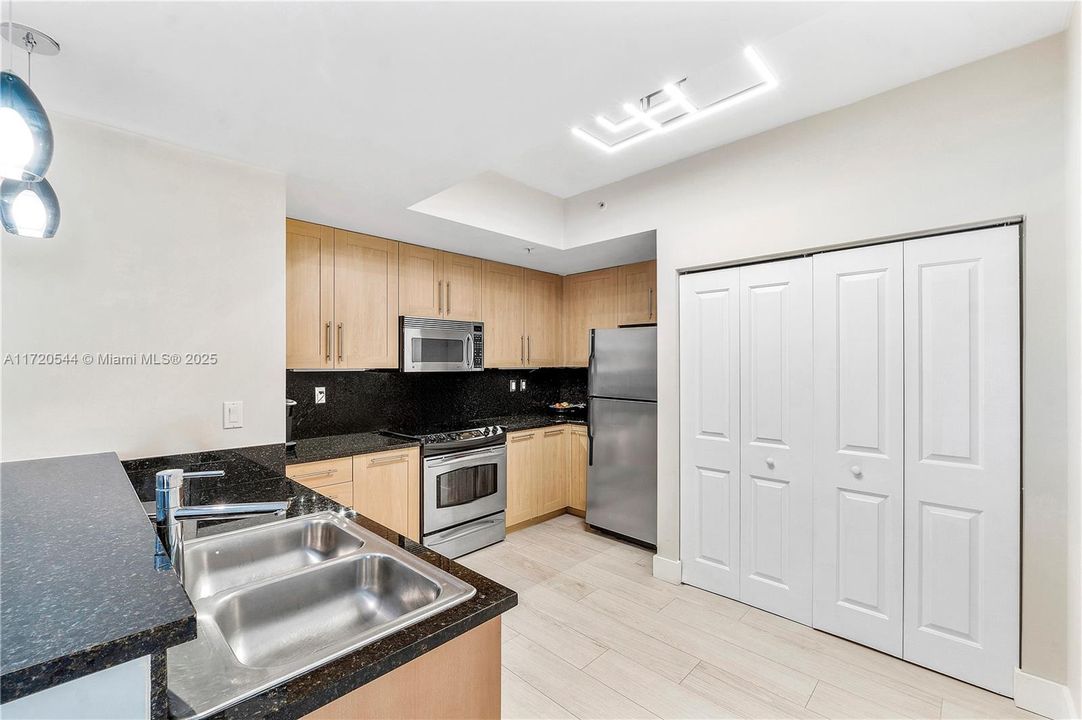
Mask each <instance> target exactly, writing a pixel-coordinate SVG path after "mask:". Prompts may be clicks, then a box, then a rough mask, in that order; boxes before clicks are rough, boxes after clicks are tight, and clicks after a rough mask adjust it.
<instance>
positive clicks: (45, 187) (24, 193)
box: [0, 179, 60, 238]
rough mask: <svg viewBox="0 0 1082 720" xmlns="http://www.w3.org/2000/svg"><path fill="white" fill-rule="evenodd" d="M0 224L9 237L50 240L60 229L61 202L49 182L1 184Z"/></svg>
mask: <svg viewBox="0 0 1082 720" xmlns="http://www.w3.org/2000/svg"><path fill="white" fill-rule="evenodd" d="M0 221H2V223H3V226H4V230H6V231H7V232H9V233H11V234H12V235H21V236H22V237H29V238H51V237H53V236H54V235H56V229H57V228H58V227H59V226H60V201H59V200H58V199H57V197H56V192H55V191H54V190H53V186H52V185H50V184H49V181H48V180H39V181H37V182H25V181H22V180H11V179H8V180H4V181H2V182H0Z"/></svg>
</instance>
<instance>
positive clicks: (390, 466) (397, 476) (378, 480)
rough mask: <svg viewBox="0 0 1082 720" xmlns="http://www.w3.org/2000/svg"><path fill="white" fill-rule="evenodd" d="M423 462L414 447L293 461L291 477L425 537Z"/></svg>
mask: <svg viewBox="0 0 1082 720" xmlns="http://www.w3.org/2000/svg"><path fill="white" fill-rule="evenodd" d="M420 467H421V459H420V452H419V451H418V449H417V448H415V447H411V448H402V449H399V450H388V451H386V452H380V453H372V454H369V455H355V456H353V457H346V458H336V459H334V460H320V461H318V462H310V463H299V464H296V465H288V466H287V467H286V477H288V478H289V479H290V480H293V481H294V482H298V483H300V484H301V485H304V486H306V487H310V488H312V489H313V490H317V491H319V493H320V494H322V495H325V496H327V497H329V498H330V499H331V500H334V501H335V502H337V503H339V504H341V505H345V506H346V507H351V508H353V509H354V510H356V511H357V512H359V513H361V514H362V515H364V516H365V517H368V518H371V519H372V520H375V521H376V522H378V523H380V524H382V525H386V526H387V527H389V528H390V529H392V530H394V531H396V532H399V533H402V534H403V535H406V536H408V537H410V538H412V539H413V540H417V541H418V542H419V541H420V539H421V469H420Z"/></svg>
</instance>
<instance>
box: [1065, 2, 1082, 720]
mask: <svg viewBox="0 0 1082 720" xmlns="http://www.w3.org/2000/svg"><path fill="white" fill-rule="evenodd" d="M1066 92H1067V103H1066V114H1065V122H1064V125H1065V127H1066V129H1067V153H1066V155H1067V183H1066V188H1065V189H1066V196H1067V230H1068V232H1067V262H1066V267H1067V278H1068V283H1067V321H1068V322H1069V323H1070V324H1071V326H1072V327H1073V331H1072V332H1069V333H1068V336H1067V337H1068V342H1069V345H1068V360H1067V370H1068V373H1069V375H1068V379H1067V402H1068V405H1067V432H1068V437H1067V448H1068V453H1069V464H1068V473H1067V481H1068V497H1069V502H1068V504H1067V513H1068V514H1067V521H1068V526H1069V528H1070V530H1069V534H1068V537H1069V541H1068V544H1067V550H1068V555H1067V558H1068V561H1067V567H1068V569H1069V574H1068V577H1067V622H1068V633H1067V647H1068V650H1067V684H1068V686H1069V687H1070V690H1071V695H1072V698H1073V701H1074V708H1075V717H1082V158H1080V156H1082V141H1080V138H1079V135H1080V133H1082V4H1080V3H1075V9H1074V14H1073V15H1072V16H1071V24H1070V27H1069V28H1068V29H1067V91H1066Z"/></svg>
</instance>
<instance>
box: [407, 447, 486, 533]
mask: <svg viewBox="0 0 1082 720" xmlns="http://www.w3.org/2000/svg"><path fill="white" fill-rule="evenodd" d="M489 464H493V465H495V466H496V492H495V493H493V494H492V495H487V496H485V497H482V498H478V499H477V500H474V501H472V502H468V503H466V504H464V505H453V506H451V507H442V508H441V507H438V506H437V497H436V489H437V483H438V482H439V478H440V476H441V475H445V474H447V473H449V472H453V471H455V470H460V469H462V468H468V467H472V466H476V465H489ZM423 478H424V482H423V485H422V488H421V502H422V503H423V505H424V508H423V510H424V512H423V513H422V518H423V521H422V526H423V530H422V534H428V533H433V532H439V531H441V530H445V529H447V528H450V527H453V526H455V525H459V524H461V523H464V522H468V521H470V520H475V519H477V518H482V517H485V516H487V515H492V514H493V513H497V512H503V511H504V510H506V509H507V446H506V445H497V446H495V447H488V448H482V449H480V450H475V451H471V452H466V453H456V454H455V456H448V455H442V456H441V455H436V456H432V457H428V458H425V461H424V472H423Z"/></svg>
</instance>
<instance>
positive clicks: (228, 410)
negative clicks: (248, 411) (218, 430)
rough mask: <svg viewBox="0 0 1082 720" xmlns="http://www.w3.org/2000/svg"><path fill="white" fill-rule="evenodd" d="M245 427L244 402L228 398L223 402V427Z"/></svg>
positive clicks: (228, 428)
mask: <svg viewBox="0 0 1082 720" xmlns="http://www.w3.org/2000/svg"><path fill="white" fill-rule="evenodd" d="M239 427H244V402H243V401H241V400H228V401H226V402H223V403H222V429H223V430H231V429H233V428H239Z"/></svg>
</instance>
